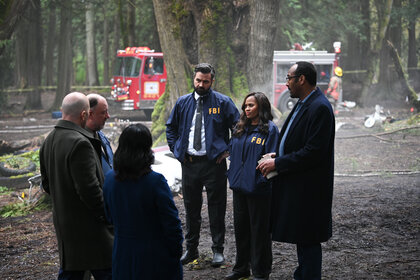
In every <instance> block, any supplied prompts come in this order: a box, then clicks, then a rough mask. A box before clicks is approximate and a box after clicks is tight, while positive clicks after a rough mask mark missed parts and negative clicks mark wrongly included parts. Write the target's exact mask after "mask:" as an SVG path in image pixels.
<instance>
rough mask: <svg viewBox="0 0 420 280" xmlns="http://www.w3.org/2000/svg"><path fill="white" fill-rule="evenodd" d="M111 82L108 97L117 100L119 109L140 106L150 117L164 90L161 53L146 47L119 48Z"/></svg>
mask: <svg viewBox="0 0 420 280" xmlns="http://www.w3.org/2000/svg"><path fill="white" fill-rule="evenodd" d="M111 84H112V87H111V96H112V98H113V99H114V100H115V101H116V102H120V103H121V109H122V110H136V109H141V110H143V111H144V112H145V114H146V116H147V117H148V118H150V116H151V114H152V112H153V108H154V106H155V103H156V101H157V100H158V99H159V97H161V95H162V94H163V93H164V92H165V85H166V66H165V63H164V62H163V53H158V52H154V51H153V50H150V48H148V47H127V48H126V49H125V50H119V51H118V52H117V62H116V67H115V69H114V75H113V78H112V79H111Z"/></svg>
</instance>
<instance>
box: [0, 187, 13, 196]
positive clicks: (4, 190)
mask: <svg viewBox="0 0 420 280" xmlns="http://www.w3.org/2000/svg"><path fill="white" fill-rule="evenodd" d="M10 192H11V191H10V190H9V188H7V187H3V186H0V195H3V194H9V193H10Z"/></svg>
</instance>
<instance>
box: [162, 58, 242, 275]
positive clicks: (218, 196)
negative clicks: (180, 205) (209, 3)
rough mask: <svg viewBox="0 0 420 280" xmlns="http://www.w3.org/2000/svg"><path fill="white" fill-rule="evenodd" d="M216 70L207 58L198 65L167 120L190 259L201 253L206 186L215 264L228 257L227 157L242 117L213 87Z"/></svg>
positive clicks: (186, 259)
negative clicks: (189, 87) (179, 172)
mask: <svg viewBox="0 0 420 280" xmlns="http://www.w3.org/2000/svg"><path fill="white" fill-rule="evenodd" d="M214 76H215V71H214V68H213V66H211V65H210V64H208V63H201V64H198V65H196V66H195V68H194V77H193V80H194V92H192V93H189V94H186V95H184V96H181V97H180V98H179V99H178V100H177V102H176V104H175V106H174V108H173V109H172V112H171V115H170V117H169V119H168V121H167V122H166V137H167V141H168V145H169V148H170V149H171V151H172V153H173V154H174V156H175V157H176V158H177V159H178V160H179V161H180V162H181V165H182V194H183V197H184V205H185V211H186V235H185V241H186V251H185V253H184V255H183V256H182V258H181V262H182V264H187V263H189V262H191V261H193V260H195V259H197V258H198V256H199V253H198V244H199V238H200V226H201V207H202V203H203V197H202V191H203V186H205V187H206V192H207V202H208V203H207V205H208V213H209V221H210V231H211V236H212V242H213V244H212V251H213V259H212V266H213V267H218V266H220V265H222V264H223V263H224V261H225V259H224V256H223V249H224V239H225V212H226V192H227V187H226V183H227V179H226V158H227V157H228V155H229V153H228V144H229V130H232V129H233V127H234V125H235V124H236V122H237V121H238V119H239V112H238V109H237V108H236V106H235V104H234V103H233V101H232V99H231V98H229V97H227V96H225V95H223V94H221V93H219V92H217V91H215V90H213V89H212V88H211V86H212V84H213V82H214Z"/></svg>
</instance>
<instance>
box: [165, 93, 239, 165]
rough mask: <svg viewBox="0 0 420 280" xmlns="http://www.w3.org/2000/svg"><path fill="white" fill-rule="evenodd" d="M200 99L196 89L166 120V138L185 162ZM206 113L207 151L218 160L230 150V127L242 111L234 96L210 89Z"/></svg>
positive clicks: (178, 157)
mask: <svg viewBox="0 0 420 280" xmlns="http://www.w3.org/2000/svg"><path fill="white" fill-rule="evenodd" d="M196 104H197V101H196V100H195V98H194V92H192V93H189V94H186V95H183V96H181V97H180V98H178V100H177V102H176V104H175V106H174V108H173V109H172V112H171V115H170V116H169V119H168V121H167V122H166V138H167V141H168V146H169V148H170V149H171V152H172V153H173V154H174V156H175V157H176V158H177V159H178V160H179V161H180V162H183V161H184V158H185V153H186V152H187V150H188V136H189V133H190V129H191V123H192V119H193V117H194V112H195V108H196V106H197V105H196ZM203 116H204V127H205V132H206V133H205V134H206V154H207V157H208V158H209V159H210V160H214V159H216V158H217V156H219V155H220V154H221V153H223V152H225V151H227V150H228V144H229V129H232V128H233V126H234V125H235V124H236V122H237V121H238V119H239V112H238V109H237V108H236V106H235V104H234V103H233V101H232V99H230V97H227V96H225V95H223V94H221V93H219V92H217V91H215V90H212V89H210V92H209V94H208V95H206V96H205V97H204V98H203Z"/></svg>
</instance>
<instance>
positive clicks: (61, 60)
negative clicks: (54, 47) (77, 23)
mask: <svg viewBox="0 0 420 280" xmlns="http://www.w3.org/2000/svg"><path fill="white" fill-rule="evenodd" d="M60 10H61V11H60V18H61V24H60V35H59V42H58V46H59V47H58V67H57V68H58V77H57V83H58V84H57V92H56V94H55V100H54V103H53V104H52V106H51V109H52V110H57V109H60V106H61V103H62V101H63V98H64V96H65V95H66V94H68V93H69V92H70V86H71V81H72V57H73V56H72V42H71V39H72V28H71V18H72V1H70V0H69V1H63V2H61V7H60Z"/></svg>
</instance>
